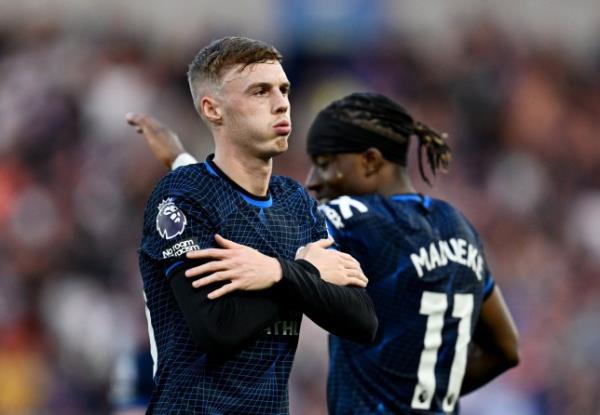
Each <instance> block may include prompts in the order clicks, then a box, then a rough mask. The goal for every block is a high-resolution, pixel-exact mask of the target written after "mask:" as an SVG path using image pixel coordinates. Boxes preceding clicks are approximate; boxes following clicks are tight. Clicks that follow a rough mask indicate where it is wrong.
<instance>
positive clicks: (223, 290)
mask: <svg viewBox="0 0 600 415" xmlns="http://www.w3.org/2000/svg"><path fill="white" fill-rule="evenodd" d="M237 289H238V285H237V284H236V283H235V282H231V283H229V284H225V285H224V286H222V287H221V288H219V289H218V290H214V291H212V292H210V293H209V294H208V295H207V297H208V298H209V299H210V300H214V299H216V298H219V297H222V296H224V295H225V294H228V293H230V292H232V291H235V290H237Z"/></svg>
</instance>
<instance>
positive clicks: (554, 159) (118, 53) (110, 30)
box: [0, 0, 600, 415]
mask: <svg viewBox="0 0 600 415" xmlns="http://www.w3.org/2000/svg"><path fill="white" fill-rule="evenodd" d="M483 3H484V4H483ZM510 3H511V4H510V5H509V4H507V2H506V1H500V0H495V1H488V2H478V1H476V0H461V1H453V2H433V1H430V2H423V1H418V0H411V1H402V2H396V1H392V0H389V1H372V0H371V1H369V0H349V1H344V2H342V1H324V0H289V1H283V0H281V1H277V0H252V1H250V0H248V1H236V2H222V1H221V2H219V1H212V0H202V1H198V0H196V1H194V2H174V1H169V2H162V1H158V0H152V1H148V0H146V1H142V0H130V1H127V2H120V1H117V0H110V1H107V0H105V1H103V2H82V1H77V0H61V1H42V0H37V1H36V0H21V1H10V0H2V1H1V2H0V201H1V202H0V228H1V229H2V231H1V232H0V414H10V415H20V414H28V415H29V414H65V415H68V414H69V415H70V414H73V415H75V414H105V413H108V406H107V396H108V394H109V390H110V376H111V373H112V370H113V366H114V362H115V360H116V357H117V356H118V355H119V354H121V353H123V352H126V351H127V350H131V349H133V348H135V347H136V345H138V344H143V343H144V342H146V341H147V333H146V323H145V319H144V312H143V300H142V294H141V279H140V277H139V272H138V268H137V257H136V248H137V245H138V241H139V237H140V227H141V220H142V210H143V206H144V203H145V200H146V197H147V196H148V194H149V192H150V190H151V188H152V186H153V184H154V183H155V182H156V180H157V179H158V178H159V177H160V175H161V174H163V173H164V172H165V170H164V168H163V167H162V166H161V165H159V163H158V162H157V161H156V160H155V159H154V158H153V157H152V156H151V154H150V152H149V150H148V149H147V148H146V146H145V144H144V143H143V140H142V139H141V138H140V137H139V136H136V135H135V134H134V133H133V131H132V130H131V128H129V127H128V126H127V125H126V124H125V122H124V119H123V115H124V113H125V112H127V111H131V110H135V111H146V112H148V113H151V114H154V115H156V116H158V117H159V118H160V119H162V120H164V121H166V122H167V123H168V124H170V125H172V126H174V127H175V128H176V130H177V131H178V132H179V133H180V135H181V137H182V138H183V140H184V142H185V143H186V145H187V146H189V148H190V149H192V150H193V152H194V153H195V154H196V155H199V156H200V157H201V158H202V157H203V156H204V155H205V154H207V153H208V152H209V151H210V149H211V144H210V139H209V137H208V135H207V131H206V130H205V129H204V127H203V126H202V125H201V121H200V120H199V118H198V117H197V116H196V115H195V113H194V110H193V108H192V104H191V99H190V97H189V93H188V90H187V84H186V81H185V71H186V66H187V63H188V62H189V61H190V60H191V58H192V57H193V55H194V54H195V52H196V51H197V50H198V49H199V48H200V47H201V46H203V45H205V44H206V43H207V42H208V41H210V40H211V39H214V38H216V37H220V36H222V35H226V34H242V35H247V36H250V37H255V38H259V39H262V40H266V41H269V42H272V43H273V44H275V45H276V46H277V47H278V48H279V49H280V50H281V51H282V52H283V54H284V56H285V60H284V67H285V69H286V71H287V73H288V76H289V77H290V79H291V81H292V83H293V91H292V102H293V109H292V112H293V120H294V132H293V134H292V138H291V148H290V151H289V153H288V154H287V155H285V156H283V157H281V158H280V159H278V160H276V162H275V164H276V172H278V173H282V174H286V175H290V176H292V177H294V178H296V179H298V180H300V181H302V180H303V179H304V177H305V175H306V172H307V168H308V162H307V160H306V157H305V156H304V154H303V148H304V135H305V132H306V129H307V126H308V123H309V122H310V120H311V119H312V117H313V116H314V115H315V113H316V111H317V110H318V109H319V108H321V107H322V106H323V105H325V104H326V103H328V102H329V101H330V100H332V99H335V98H339V97H341V96H342V95H343V94H346V93H348V92H351V91H355V90H375V91H379V92H383V93H386V94H388V95H390V96H392V97H394V98H396V99H398V100H399V101H400V102H401V103H403V104H405V106H407V107H408V108H409V109H410V110H411V111H412V112H414V113H415V114H416V115H417V117H418V118H420V119H422V120H424V121H426V122H427V123H428V124H431V125H432V126H435V127H437V128H439V129H443V130H446V131H448V133H449V134H450V143H451V145H452V147H453V150H454V163H453V166H452V169H451V174H450V175H448V176H445V177H439V178H438V179H437V180H436V181H435V188H434V189H427V188H426V187H425V186H424V185H423V184H422V183H420V182H419V184H418V185H419V188H420V189H421V190H424V191H428V192H431V193H432V194H434V195H436V196H439V197H443V198H445V199H447V200H449V201H451V202H452V203H453V204H455V205H456V206H457V207H459V208H460V209H461V210H463V211H464V212H465V213H466V214H467V216H468V217H469V218H470V219H471V220H472V222H474V224H475V225H476V227H477V228H478V229H479V230H480V232H481V234H482V236H483V239H484V241H485V243H486V246H487V254H488V258H489V262H490V263H491V267H492V270H493V272H494V275H495V277H496V279H497V281H498V282H499V283H500V285H501V286H502V289H503V290H504V292H505V296H506V298H507V302H508V303H509V305H510V308H511V310H512V312H513V314H514V316H515V318H516V321H517V324H518V327H519V330H520V333H521V350H522V363H521V365H520V366H519V367H518V368H517V369H515V370H512V371H511V372H510V373H509V374H507V375H505V376H502V377H501V378H500V379H499V380H497V381H496V382H494V383H493V384H492V385H490V386H488V387H485V388H484V389H482V390H481V391H478V392H476V393H474V394H473V395H472V396H470V397H468V398H467V399H464V400H463V413H464V414H466V415H476V414H477V415H478V414H494V415H495V414H498V415H538V414H549V415H554V414H569V415H586V414H600V403H599V402H600V401H599V400H598V394H599V393H600V353H598V350H600V323H598V322H599V321H600V191H599V187H600V142H599V138H598V133H597V129H598V120H599V119H600V42H599V41H598V39H600V7H598V4H597V2H596V1H594V0H577V1H570V2H558V1H556V2H554V1H543V0H536V1H534V0H527V1H520V2H510ZM325 376H326V345H325V336H324V335H323V333H322V331H320V330H319V329H317V328H315V327H314V326H312V325H310V324H305V326H304V328H303V334H302V335H301V347H300V351H299V353H298V355H297V359H296V362H295V368H294V373H293V377H292V380H291V398H292V413H293V414H307V415H310V414H322V413H325V410H324V407H325V404H324V400H325V396H324V384H325V383H324V382H325Z"/></svg>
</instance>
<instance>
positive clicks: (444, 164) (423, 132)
mask: <svg viewBox="0 0 600 415" xmlns="http://www.w3.org/2000/svg"><path fill="white" fill-rule="evenodd" d="M320 115H322V116H327V117H328V118H330V119H334V120H337V121H341V122H344V123H347V124H351V125H353V126H355V127H359V128H361V129H363V130H367V131H368V132H370V133H374V134H377V135H379V136H382V137H385V138H386V139H389V140H392V141H393V142H394V144H395V145H394V146H393V148H394V152H395V154H393V155H391V154H389V151H388V152H387V153H388V154H387V155H386V154H385V153H384V157H386V158H388V159H390V160H392V161H394V162H396V163H398V164H400V165H403V166H406V158H407V153H408V148H409V144H410V138H411V137H412V136H413V135H414V136H415V137H416V138H417V139H418V141H419V150H418V154H419V155H418V159H419V173H420V174H421V177H422V178H423V180H424V181H425V182H426V183H427V184H429V185H430V186H431V182H430V181H429V178H428V177H427V175H426V174H425V169H424V167H423V153H425V155H426V159H427V163H428V164H429V168H430V169H431V172H432V173H433V175H434V176H435V175H436V173H437V171H438V170H442V171H443V172H447V170H448V167H449V165H450V161H451V160H452V152H451V150H450V147H449V146H448V143H447V142H446V139H447V134H445V133H441V134H440V133H438V132H437V131H435V130H434V129H432V128H431V127H429V126H427V125H425V124H423V123H422V122H419V121H415V120H414V119H413V118H412V116H411V115H410V114H409V113H408V112H407V111H406V110H405V109H404V108H403V107H402V106H401V105H399V104H398V103H396V102H394V101H393V100H391V99H389V98H388V97H386V96H384V95H381V94H377V93H372V92H362V93H354V94H351V95H348V96H346V97H344V98H342V99H339V100H336V101H334V102H332V103H331V104H330V105H329V106H327V107H326V108H325V109H323V111H321V113H320ZM386 148H390V147H389V146H386Z"/></svg>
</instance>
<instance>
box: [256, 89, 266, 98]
mask: <svg viewBox="0 0 600 415" xmlns="http://www.w3.org/2000/svg"><path fill="white" fill-rule="evenodd" d="M268 93H269V91H268V90H267V89H265V88H261V89H258V90H257V91H256V92H254V95H256V96H258V97H264V96H265V95H267V94H268Z"/></svg>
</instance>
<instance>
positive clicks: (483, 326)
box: [473, 286, 519, 364]
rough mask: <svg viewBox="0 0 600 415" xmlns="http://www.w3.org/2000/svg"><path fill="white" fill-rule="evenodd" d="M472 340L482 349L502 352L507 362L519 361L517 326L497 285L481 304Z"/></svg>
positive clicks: (515, 362) (514, 362)
mask: <svg viewBox="0 0 600 415" xmlns="http://www.w3.org/2000/svg"><path fill="white" fill-rule="evenodd" d="M473 342H474V343H476V344H477V345H478V346H479V347H481V348H482V349H485V350H489V351H494V352H498V353H500V354H502V355H503V356H504V358H505V360H507V361H508V362H511V363H513V364H517V363H518V361H519V335H518V332H517V327H516V326H515V323H514V321H513V318H512V315H511V314H510V311H509V310H508V307H507V306H506V303H505V301H504V297H503V296H502V292H501V291H500V288H499V287H498V286H495V287H494V288H493V290H492V292H491V294H490V295H489V296H488V297H487V298H486V299H485V300H484V302H483V304H482V306H481V311H480V314H479V320H478V322H477V326H476V328H475V334H474V337H473Z"/></svg>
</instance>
